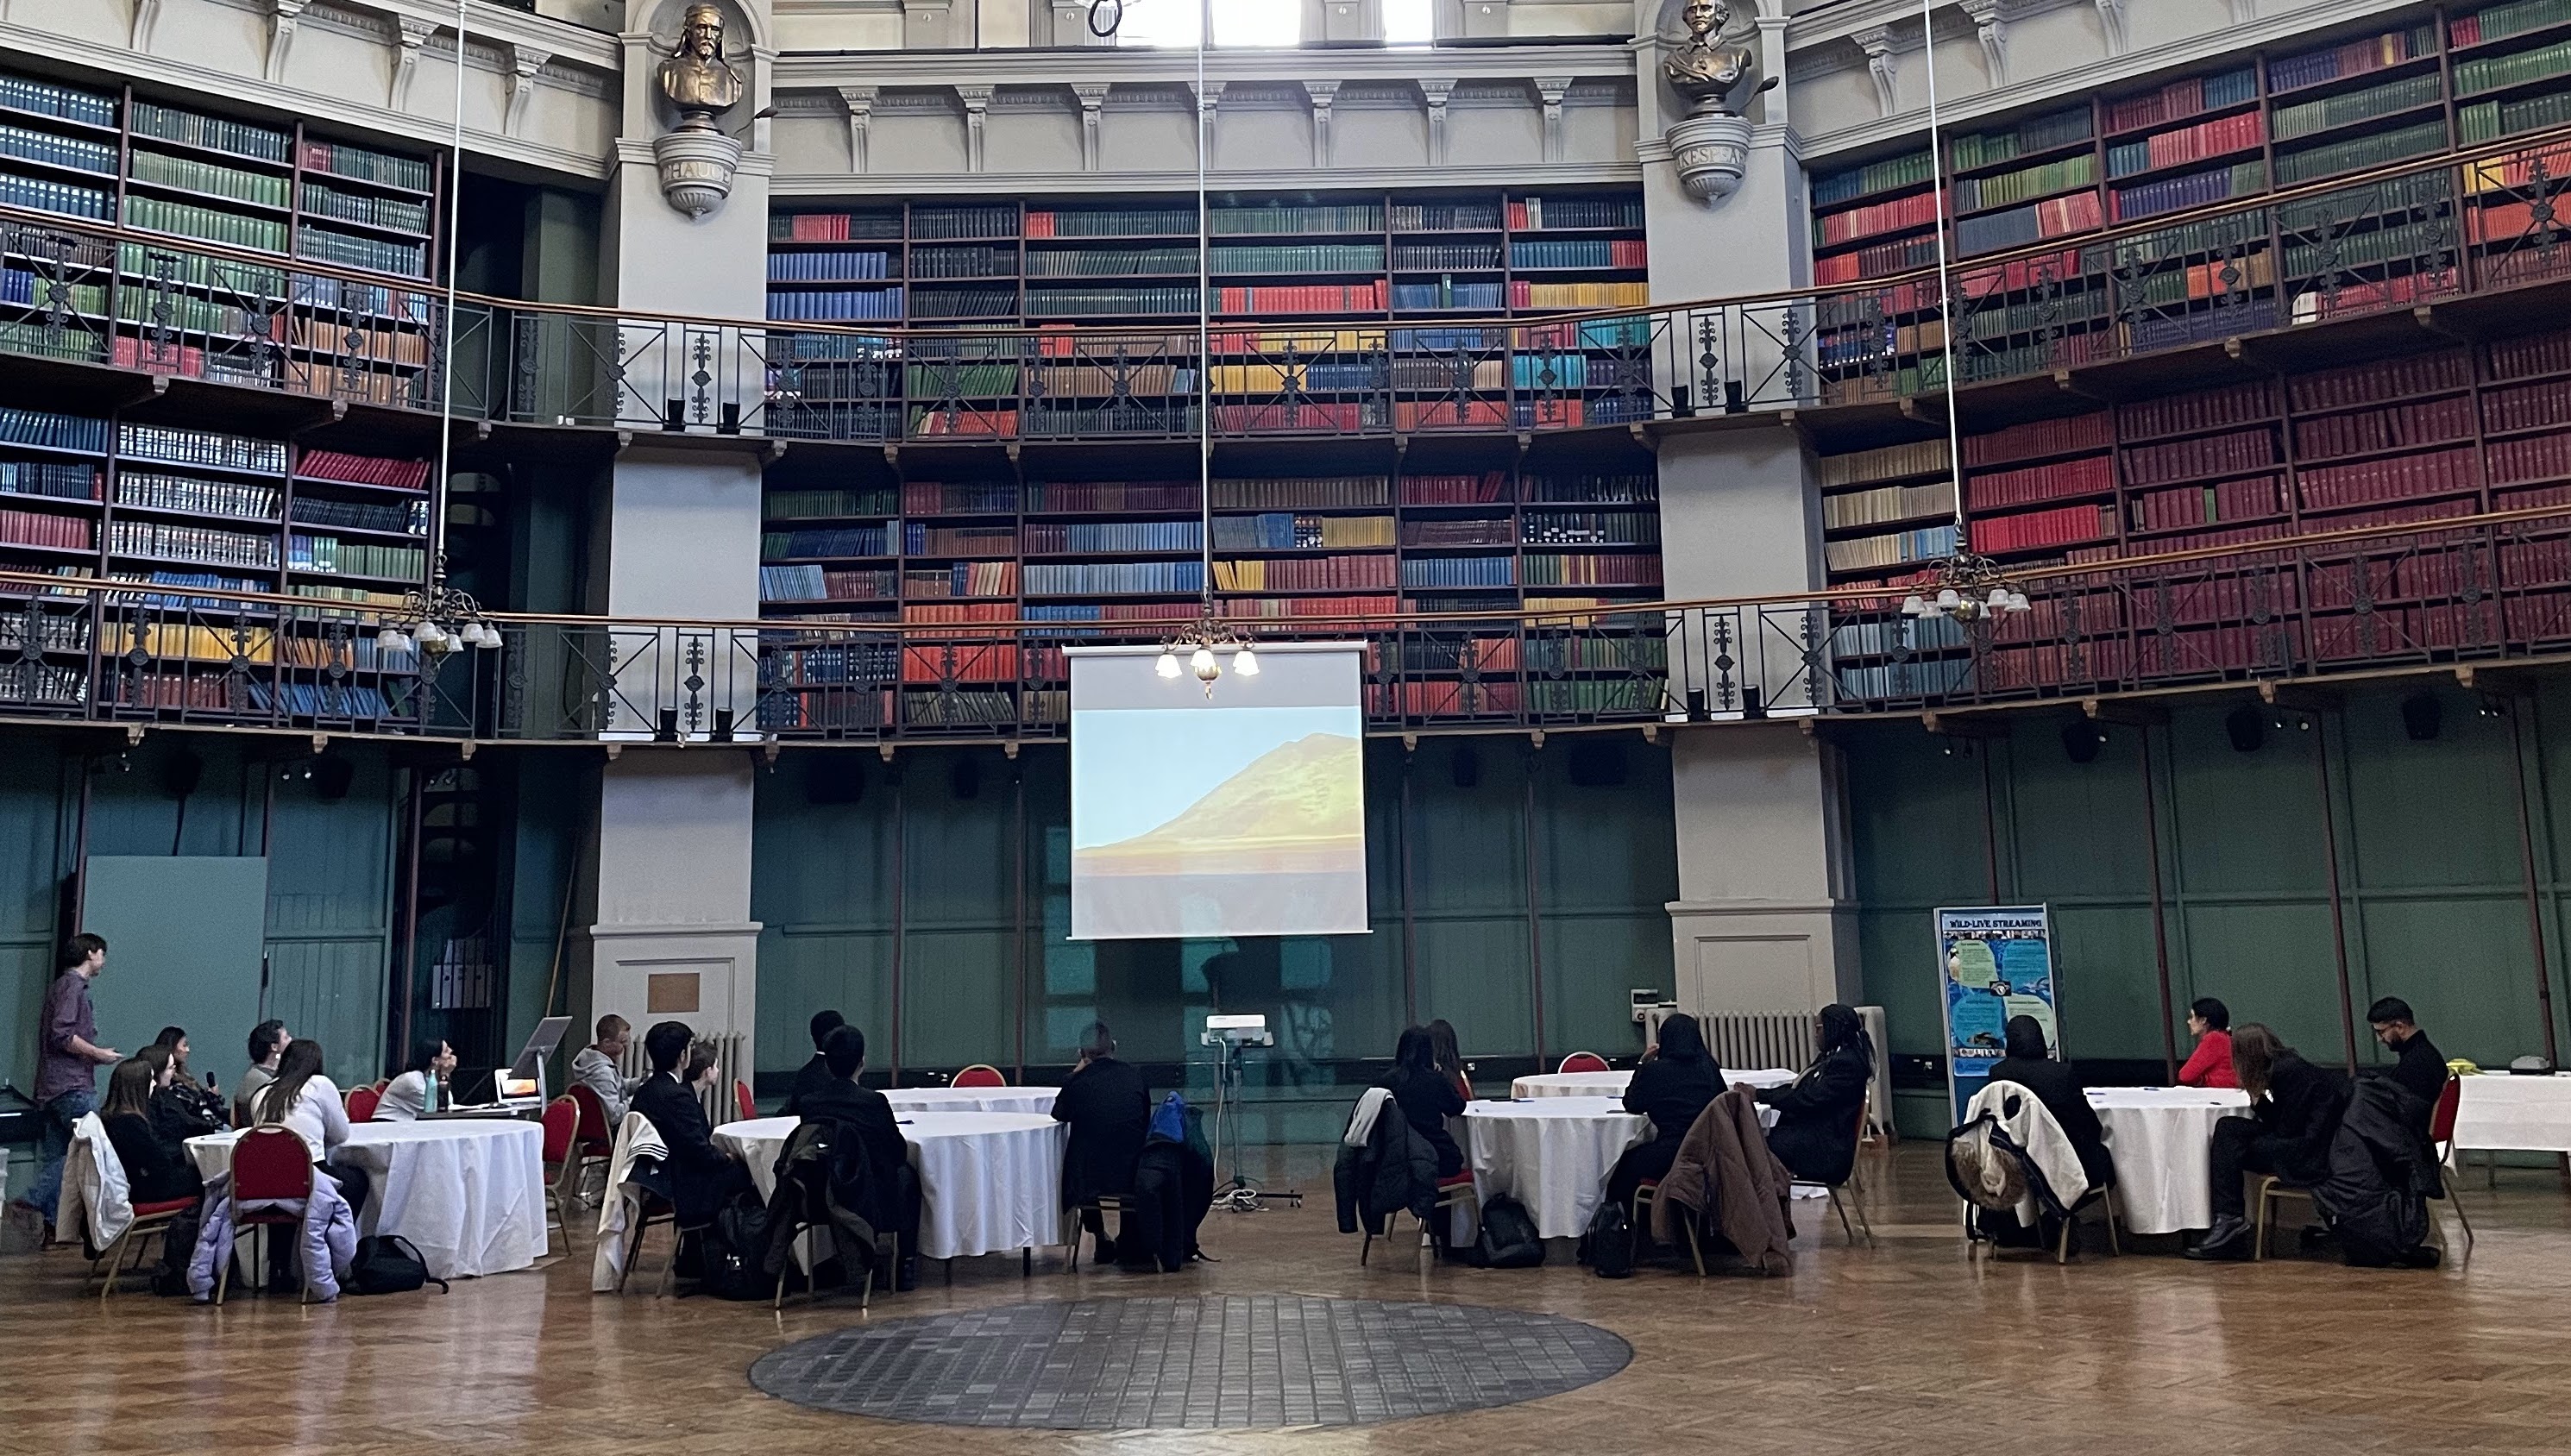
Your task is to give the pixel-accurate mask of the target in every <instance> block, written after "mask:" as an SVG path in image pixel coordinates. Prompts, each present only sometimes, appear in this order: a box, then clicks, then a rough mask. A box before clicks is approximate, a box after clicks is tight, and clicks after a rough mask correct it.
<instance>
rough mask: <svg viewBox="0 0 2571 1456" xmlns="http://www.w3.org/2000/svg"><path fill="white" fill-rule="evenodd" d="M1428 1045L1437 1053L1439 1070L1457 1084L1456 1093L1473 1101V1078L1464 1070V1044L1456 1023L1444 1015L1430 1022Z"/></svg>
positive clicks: (1466, 1099) (1467, 1100) (1468, 1100)
mask: <svg viewBox="0 0 2571 1456" xmlns="http://www.w3.org/2000/svg"><path fill="white" fill-rule="evenodd" d="M1428 1047H1429V1050H1431V1051H1433V1052H1435V1053H1436V1054H1437V1070H1438V1071H1440V1072H1443V1073H1445V1074H1446V1079H1447V1080H1448V1081H1450V1082H1452V1083H1454V1084H1455V1092H1456V1095H1457V1096H1459V1097H1461V1098H1463V1099H1464V1100H1465V1101H1466V1102H1471V1101H1472V1100H1473V1079H1472V1078H1471V1077H1470V1076H1468V1075H1467V1074H1466V1073H1465V1071H1464V1046H1463V1043H1462V1042H1461V1041H1460V1040H1458V1039H1457V1037H1456V1035H1455V1024H1454V1023H1453V1022H1450V1021H1448V1020H1447V1019H1446V1018H1444V1017H1442V1016H1441V1017H1439V1018H1437V1019H1436V1020H1435V1021H1432V1022H1430V1023H1428Z"/></svg>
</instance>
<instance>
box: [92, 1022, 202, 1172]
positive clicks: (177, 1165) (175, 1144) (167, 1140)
mask: <svg viewBox="0 0 2571 1456" xmlns="http://www.w3.org/2000/svg"><path fill="white" fill-rule="evenodd" d="M175 1066H176V1064H175V1063H173V1062H172V1061H171V1059H170V1049H169V1048H167V1047H164V1046H161V1045H159V1044H158V1043H155V1044H154V1045H152V1046H148V1047H145V1048H144V1049H143V1051H142V1052H141V1053H140V1054H139V1055H137V1056H133V1057H129V1058H127V1059H126V1060H124V1061H122V1062H119V1063H117V1064H116V1070H115V1071H114V1072H111V1073H109V1074H108V1078H107V1101H106V1103H105V1104H103V1105H102V1106H101V1107H100V1108H99V1110H98V1115H99V1120H100V1121H101V1122H104V1123H105V1124H106V1125H107V1140H108V1141H109V1142H110V1143H113V1144H115V1145H116V1161H117V1162H119V1163H122V1164H124V1165H125V1192H126V1197H128V1198H129V1199H132V1200H133V1201H134V1202H135V1203H138V1204H164V1203H169V1202H171V1201H172V1200H175V1199H193V1198H196V1197H197V1196H199V1195H200V1194H202V1193H204V1192H205V1183H204V1181H203V1180H202V1179H200V1178H199V1177H198V1175H197V1165H196V1162H195V1160H193V1159H191V1158H190V1157H189V1156H188V1150H187V1148H186V1147H185V1146H184V1144H183V1142H182V1140H181V1139H178V1138H175V1137H172V1136H171V1135H170V1133H169V1131H168V1130H167V1129H165V1128H164V1127H163V1126H162V1125H161V1123H160V1121H159V1120H158V1119H156V1118H155V1117H154V1116H153V1115H152V1101H153V1097H154V1095H155V1094H156V1093H158V1092H159V1091H160V1090H161V1089H163V1088H165V1087H167V1086H169V1085H170V1079H171V1077H172V1074H173V1068H174V1067H175Z"/></svg>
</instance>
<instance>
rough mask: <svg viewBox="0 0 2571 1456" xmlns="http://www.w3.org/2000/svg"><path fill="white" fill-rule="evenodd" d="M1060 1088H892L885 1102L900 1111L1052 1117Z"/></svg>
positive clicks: (900, 1112) (1059, 1094) (885, 1096)
mask: <svg viewBox="0 0 2571 1456" xmlns="http://www.w3.org/2000/svg"><path fill="white" fill-rule="evenodd" d="M1061 1095H1062V1089H1061V1088H1059V1087H894V1088H889V1089H886V1091H885V1092H884V1101H886V1102H888V1103H891V1104H892V1110H893V1112H894V1113H895V1114H903V1113H1043V1114H1046V1115H1047V1116H1051V1115H1052V1113H1053V1100H1054V1099H1055V1098H1057V1097H1059V1096H1061Z"/></svg>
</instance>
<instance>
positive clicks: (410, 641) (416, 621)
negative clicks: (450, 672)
mask: <svg viewBox="0 0 2571 1456" xmlns="http://www.w3.org/2000/svg"><path fill="white" fill-rule="evenodd" d="M499 645H500V629H499V628H497V627H494V626H493V625H491V623H490V622H489V621H488V620H487V619H486V618H484V617H483V615H482V604H480V603H479V602H476V601H474V600H473V594H472V593H470V592H466V591H463V590H460V589H458V588H455V587H450V586H448V585H447V584H446V554H445V553H444V552H439V553H438V556H437V569H436V570H435V571H433V572H431V573H430V574H429V578H428V587H427V589H426V590H425V591H416V590H415V591H409V592H404V593H402V603H401V606H399V607H397V608H394V609H392V610H390V611H388V612H386V613H385V614H384V616H383V625H382V626H381V627H378V628H376V629H375V647H376V650H377V651H380V652H388V653H406V652H414V651H415V652H418V653H420V654H422V655H423V656H425V657H427V658H429V659H432V660H433V659H437V658H442V657H444V656H446V655H447V654H448V653H451V652H455V651H457V650H459V649H462V648H468V647H469V648H478V649H480V650H482V651H484V652H489V651H491V650H492V649H495V648H497V647H499Z"/></svg>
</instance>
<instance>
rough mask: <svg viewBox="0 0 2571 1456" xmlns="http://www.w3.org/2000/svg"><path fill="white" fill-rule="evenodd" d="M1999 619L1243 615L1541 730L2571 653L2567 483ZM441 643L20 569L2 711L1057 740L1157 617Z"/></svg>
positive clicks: (1656, 611)
mask: <svg viewBox="0 0 2571 1456" xmlns="http://www.w3.org/2000/svg"><path fill="white" fill-rule="evenodd" d="M2020 581H2021V583H2022V585H2023V587H2024V590H2025V591H2026V594H2027V596H2028V598H2029V602H2030V610H2029V611H2027V612H2025V613H2023V614H2018V615H2014V616H2008V617H2004V618H2001V619H1999V621H1998V622H1997V623H1996V624H1992V623H1983V624H1978V625H1975V626H1970V627H1967V626H1963V625H1959V624H1956V623H1954V622H1951V621H1948V620H1945V619H1942V618H1940V619H1931V620H1928V621H1924V622H1923V621H1914V620H1911V619H1908V618H1904V617H1903V616H1902V615H1901V614H1900V612H1899V609H1898V604H1897V603H1895V602H1894V601H1892V600H1890V599H1888V598H1882V597H1868V596H1865V595H1861V594H1850V593H1839V594H1834V595H1817V596H1810V597H1800V598H1793V599H1787V600H1766V601H1722V602H1696V603H1665V604H1652V605H1647V606H1636V607H1630V608H1620V609H1616V610H1612V611H1609V610H1597V611H1581V612H1575V613H1562V612H1551V613H1535V614H1525V615H1494V616H1489V617H1443V616H1440V617H1413V618H1382V619H1350V620H1346V621H1308V622H1295V623H1266V622H1262V623H1237V624H1235V626H1236V627H1237V628H1239V629H1240V630H1243V631H1245V632H1248V633H1251V634H1253V635H1254V636H1255V637H1256V638H1257V639H1258V640H1262V641H1269V640H1279V641H1283V640H1295V639H1300V640H1307V641H1312V640H1319V641H1355V642H1359V643H1362V644H1363V645H1364V649H1365V655H1364V687H1365V712H1366V719H1367V723H1368V726H1369V728H1370V729H1371V730H1372V731H1375V732H1377V733H1405V732H1417V731H1423V730H1429V731H1445V730H1463V731H1474V730H1512V731H1525V730H1540V729H1549V728H1551V729H1565V728H1599V727H1615V726H1619V725H1627V726H1632V725H1645V724H1660V723H1684V722H1690V721H1705V720H1736V719H1755V718H1762V717H1770V716H1792V715H1808V716H1821V717H1845V716H1857V715H1867V714H1884V713H1911V712H1920V711H1936V710H1945V709H1958V708H1969V707H1982V706H1993V707H1997V706H2005V705H2009V704H2024V703H2030V702H2037V701H2041V700H2045V699H2060V698H2088V697H2094V696H2100V695H2110V694H2120V693H2133V692H2144V691H2153V690H2167V689H2187V688H2202V687H2212V686H2220V685H2223V684H2231V683H2251V682H2280V681H2288V680H2309V679H2324V680H2325V679H2329V678H2333V677H2344V676H2348V675H2352V674H2358V673H2381V672H2383V671H2385V670H2387V669H2390V670H2398V669H2402V668H2413V669H2415V668H2427V667H2434V666H2437V665H2444V664H2457V665H2460V664H2471V663H2489V662H2503V661H2510V660H2525V659H2534V658H2549V657H2555V656H2563V657H2571V506H2557V507H2549V508H2544V509H2537V510H2528V511H2520V512H2509V513H2498V514H2492V515H2484V516H2474V517H2459V518H2456V519H2454V520H2453V521H2451V522H2431V523H2425V524H2413V525H2406V526H2400V527H2375V528H2370V529H2368V530H2363V531H2349V532H2340V533H2335V534H2331V535H2325V536H2316V537H2309V538H2305V539H2302V540H2297V541H2288V542H2265V543H2260V544H2259V545H2257V546H2256V547H2246V548H2245V547H2231V548H2219V549H2207V550H2204V551H2198V552H2193V553H2185V554H2180V555H2174V556H2166V557H2154V558H2143V559H2137V560H2131V561H2125V562H2119V563H2113V564H2104V565H2090V566H2082V567H2066V568H2053V569H2049V570H2047V571H2045V572H2041V573H2030V574H2028V575H2026V576H2024V577H2022V578H2020ZM501 629H502V636H503V638H504V645H503V646H502V647H501V648H500V649H499V650H498V651H496V652H486V651H467V652H459V653H456V654H454V655H451V656H448V657H446V658H444V659H441V660H435V661H429V662H423V661H422V660H421V659H420V658H419V657H418V656H416V655H415V654H407V653H401V654H396V653H387V652H384V651H382V650H380V649H379V648H378V647H377V646H376V642H375V637H374V619H373V618H372V617H371V616H370V615H369V614H368V613H367V612H366V611H365V610H364V609H359V608H351V607H347V606H344V605H331V604H327V603H322V602H316V601H313V600H310V599H304V598H280V597H262V596H251V595H244V594H232V593H217V592H205V593H200V592H197V591H193V590H188V589H173V588H153V589H143V588H138V587H136V586H134V585H132V584H116V583H98V582H80V581H73V580H68V579H64V578H48V577H42V576H34V575H29V574H24V573H0V718H7V719H13V720H28V719H38V720H46V721H56V722H63V721H68V722H84V723H122V724H132V725H151V724H175V725H199V726H206V727H227V728H294V729H304V730H310V731H315V732H346V733H367V734H388V735H395V736H408V737H420V738H448V739H472V740H477V741H519V742H622V741H636V742H648V741H663V742H675V741H688V742H709V741H717V742H720V741H737V742H763V741H776V742H790V741H829V740H839V741H855V742H865V743H892V742H908V741H940V740H944V741H987V740H993V739H1002V740H1015V739H1046V738H1058V737H1061V736H1063V735H1064V733H1065V732H1066V730H1067V728H1068V725H1069V718H1070V713H1069V710H1070V703H1069V691H1068V675H1067V671H1066V666H1065V661H1064V652H1063V650H1064V649H1065V648H1068V647H1073V646H1086V645H1095V644H1104V643H1113V642H1118V641H1141V642H1150V641H1154V640H1156V639H1155V637H1154V635H1153V634H1154V633H1155V632H1156V631H1157V629H1154V628H1152V627H1150V626H1148V625H1145V624H1131V625H1125V624H1083V625H1080V626H1076V627H1073V626H1065V625H1063V624H1056V623H1033V624H1012V623H994V624H979V623H976V624H939V625H919V624H912V625H882V626H874V625H865V624H853V623H793V624H786V623H776V622H765V623H760V622H742V623H674V622H639V621H637V622H624V621H611V620H604V619H561V618H535V617H510V618H506V619H503V620H502V622H501Z"/></svg>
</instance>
